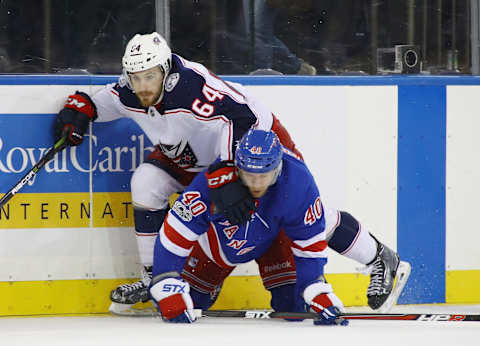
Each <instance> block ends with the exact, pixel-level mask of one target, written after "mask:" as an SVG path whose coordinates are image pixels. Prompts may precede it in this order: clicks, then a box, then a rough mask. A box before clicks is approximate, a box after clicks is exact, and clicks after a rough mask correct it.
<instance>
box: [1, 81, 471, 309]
mask: <svg viewBox="0 0 480 346" xmlns="http://www.w3.org/2000/svg"><path fill="white" fill-rule="evenodd" d="M228 79H229V80H232V81H237V82H241V83H243V84H245V85H247V88H248V89H249V90H250V91H251V92H252V93H253V94H255V95H256V96H257V97H259V98H261V99H262V100H263V101H264V102H265V103H266V104H267V105H268V106H269V107H270V108H271V109H272V111H273V112H274V113H275V114H276V116H277V117H278V118H279V119H280V120H281V122H282V123H283V124H284V125H285V126H286V127H287V129H288V130H289V132H290V134H291V135H292V137H293V138H294V140H295V142H296V143H297V146H298V148H299V149H300V151H301V152H302V153H303V154H304V156H305V159H306V161H307V164H308V165H309V167H310V168H311V170H312V172H313V174H314V176H315V178H316V180H317V183H318V185H319V188H320V192H321V194H322V199H323V201H324V203H325V205H327V206H328V207H332V208H338V209H341V210H346V211H348V212H350V213H351V214H352V215H354V216H356V217H357V218H358V219H359V220H360V221H361V222H362V225H363V227H365V228H366V229H367V230H369V231H371V232H372V233H373V234H374V235H375V236H377V238H379V239H381V240H382V241H383V242H384V243H386V244H388V245H390V246H391V247H393V248H394V249H397V250H398V252H399V253H400V256H401V257H402V258H403V259H405V260H408V261H410V262H411V264H412V274H411V277H410V280H409V282H408V283H407V286H406V288H405V291H404V294H403V295H402V297H401V299H400V302H402V303H432V302H448V303H479V302H480V293H479V292H480V252H479V251H478V249H477V244H478V243H479V241H480V233H479V232H478V231H477V230H476V229H475V221H474V218H473V217H474V216H475V215H476V211H477V210H476V209H477V208H476V205H477V203H476V202H477V198H476V197H477V196H478V195H479V194H480V183H479V178H480V165H479V163H478V161H479V160H478V159H477V151H478V149H477V148H480V139H478V135H477V133H478V129H479V128H480V120H479V118H478V117H477V116H476V112H477V110H478V109H480V100H479V97H478V95H480V87H479V85H480V79H479V78H475V77H417V76H409V77H282V76H272V77H229V78H228ZM114 80H115V77H110V76H106V77H99V76H75V77H73V76H15V77H13V76H2V77H0V97H1V99H2V102H1V104H0V129H1V130H0V189H1V190H0V192H2V193H3V192H6V191H7V190H8V189H10V187H11V186H13V184H14V183H16V182H17V181H18V180H19V179H20V178H21V177H22V176H23V175H24V174H25V173H26V172H27V171H28V169H30V168H31V167H32V164H33V162H36V161H37V160H38V159H39V157H40V156H41V154H42V153H44V152H45V150H46V149H47V148H48V147H49V146H50V145H51V144H52V139H51V132H50V131H51V124H52V121H53V119H54V117H55V113H56V112H57V111H58V110H59V109H60V107H61V105H62V104H63V102H64V101H65V98H66V95H68V94H69V93H70V92H73V91H75V90H82V91H85V92H89V93H92V92H94V91H95V90H97V89H98V88H100V87H101V85H103V84H105V83H107V82H112V81H114ZM150 150H152V144H151V143H150V142H149V141H148V139H147V138H146V137H145V136H144V135H143V133H142V132H141V131H140V129H139V128H138V127H137V126H136V125H135V124H134V123H133V122H130V121H128V120H120V121H115V122H112V123H95V124H94V125H93V126H92V128H91V129H90V130H89V133H88V136H87V137H86V140H85V143H84V144H83V145H82V146H80V147H77V148H68V149H67V150H65V151H64V152H62V153H61V154H60V155H58V156H57V157H56V159H55V160H54V161H52V162H50V163H49V164H47V166H46V167H45V168H44V170H43V171H42V172H40V174H39V175H38V176H37V177H36V178H35V181H34V183H33V184H32V185H31V186H27V187H25V188H24V189H23V190H22V191H21V193H19V194H18V195H17V196H15V197H14V198H13V199H12V200H11V201H10V202H9V204H8V205H7V206H5V207H4V208H3V209H2V210H0V262H1V263H2V266H0V294H4V295H6V296H7V297H9V299H8V304H7V305H6V306H2V307H1V308H0V315H9V314H29V313H67V312H77V313H80V312H100V311H105V309H106V307H107V306H108V299H107V298H106V297H107V296H108V292H109V290H110V289H111V288H112V287H114V286H115V285H116V284H118V283H121V282H124V281H125V279H133V278H134V277H136V275H138V274H137V273H138V266H137V263H138V257H137V254H136V248H135V239H134V235H133V231H132V226H133V220H132V207H131V200H130V194H129V189H130V187H129V180H130V176H131V174H132V172H133V170H134V169H135V168H136V167H137V166H138V165H139V164H140V163H141V162H142V160H143V158H144V156H145V155H146V154H147V153H148V152H149V151H150ZM90 168H91V169H90ZM472 216H473V217H472ZM329 256H330V257H329V264H328V265H327V273H328V279H329V281H331V282H332V284H333V286H334V288H335V290H336V292H337V293H338V295H339V296H340V297H341V298H342V300H343V301H344V303H345V304H346V305H364V304H366V299H365V297H364V295H365V288H366V286H367V285H368V277H366V276H363V275H360V274H357V273H356V268H357V267H359V266H360V265H358V264H356V263H354V262H353V261H350V260H348V259H346V258H344V257H341V256H339V255H338V254H335V253H333V252H332V251H331V252H330V255H329ZM257 274H258V270H257V268H256V265H253V264H247V265H244V266H241V267H239V268H237V269H236V271H235V272H234V276H232V277H231V278H229V279H228V282H227V283H226V285H225V289H224V292H223V293H222V295H221V297H220V299H219V301H218V303H217V308H222V307H226V308H246V307H250V308H252V307H264V306H265V305H266V304H268V295H267V294H266V293H265V292H263V290H262V288H261V281H260V279H259V278H258V276H257ZM238 290H241V291H242V292H243V293H242V294H240V295H239V294H238V293H237V291H238ZM233 292H235V293H233ZM239 296H242V297H244V298H242V299H239V298H238V297H239Z"/></svg>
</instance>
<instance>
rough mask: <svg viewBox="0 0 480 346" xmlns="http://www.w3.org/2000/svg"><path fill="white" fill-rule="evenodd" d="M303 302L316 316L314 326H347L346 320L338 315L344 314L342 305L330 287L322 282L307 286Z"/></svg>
mask: <svg viewBox="0 0 480 346" xmlns="http://www.w3.org/2000/svg"><path fill="white" fill-rule="evenodd" d="M303 298H304V299H305V302H306V303H307V304H308V305H310V309H311V310H313V311H314V312H316V313H317V314H318V319H316V320H314V321H313V324H315V325H342V326H346V325H348V320H346V319H344V318H342V317H341V316H340V314H341V313H342V312H344V310H345V309H344V307H343V303H342V302H341V300H340V299H339V298H338V297H337V296H336V295H335V293H333V289H332V286H331V285H330V284H329V283H327V282H325V281H324V279H323V280H319V281H317V282H315V283H313V284H311V285H309V286H308V287H307V288H306V289H305V291H304V292H303Z"/></svg>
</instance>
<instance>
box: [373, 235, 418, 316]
mask: <svg viewBox="0 0 480 346" xmlns="http://www.w3.org/2000/svg"><path fill="white" fill-rule="evenodd" d="M377 244H378V249H377V256H376V257H375V259H374V260H373V261H372V262H371V263H369V264H368V266H369V267H368V270H369V271H370V284H369V286H368V289H367V299H368V305H369V306H370V307H371V308H372V309H373V310H378V312H380V313H385V312H388V311H389V310H390V309H391V308H392V307H393V305H395V303H396V302H397V300H398V297H399V296H400V293H401V292H402V290H403V287H404V286H405V283H406V282H407V279H408V277H409V275H410V270H411V268H410V264H409V263H408V262H404V261H400V258H399V257H398V254H397V253H395V252H394V251H393V250H391V249H390V248H388V247H387V246H385V245H383V244H382V243H380V242H378V241H377Z"/></svg>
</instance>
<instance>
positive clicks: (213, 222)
mask: <svg viewBox="0 0 480 346" xmlns="http://www.w3.org/2000/svg"><path fill="white" fill-rule="evenodd" d="M284 152H285V154H284V155H283V159H282V160H283V167H282V171H281V174H280V175H279V177H278V179H277V181H276V183H275V184H274V185H272V186H270V187H269V189H268V190H267V192H266V193H265V195H264V196H262V197H261V198H260V199H258V200H257V202H258V208H257V211H256V212H255V213H254V214H253V216H252V218H251V220H250V221H249V222H247V223H246V224H245V225H232V224H230V223H229V222H228V221H227V220H226V219H225V218H224V217H223V216H222V215H221V214H214V213H213V208H212V205H211V201H210V199H209V192H208V190H209V189H208V186H207V179H206V176H205V174H199V175H197V176H196V178H195V179H194V180H193V182H192V184H191V185H190V186H189V187H188V188H187V189H186V190H185V191H184V193H183V194H182V195H181V196H180V197H179V198H178V199H177V201H176V202H175V203H174V205H173V207H172V208H171V210H170V211H169V213H168V215H167V217H166V219H165V222H164V224H163V226H162V228H161V230H160V233H159V238H158V239H157V241H156V244H155V260H154V263H155V265H154V272H153V274H154V276H155V275H158V274H161V273H164V272H170V271H176V272H178V273H181V272H182V269H183V266H184V264H185V259H186V257H187V256H188V255H189V253H190V251H191V249H192V247H193V245H194V242H195V241H198V243H199V245H200V246H201V248H202V250H203V251H204V253H205V254H206V255H207V256H208V257H209V258H210V259H211V260H212V261H214V262H215V263H216V264H218V265H219V266H221V267H230V266H236V265H238V264H240V263H245V262H249V261H251V260H253V259H255V258H258V257H260V256H261V255H262V254H263V253H264V252H265V251H266V250H267V249H268V248H269V247H270V245H271V243H272V242H273V240H274V239H275V237H276V236H277V235H278V233H279V232H280V230H281V229H282V228H283V229H284V230H285V232H286V234H287V236H288V237H289V238H290V239H291V240H292V241H293V242H292V251H293V254H294V257H295V264H296V270H297V285H298V287H303V288H305V287H306V286H307V285H309V284H310V283H312V282H314V281H316V280H317V279H318V278H319V276H321V275H322V274H323V267H324V265H325V263H326V262H327V255H326V251H327V250H326V249H327V241H326V239H325V232H324V229H325V219H324V215H323V207H322V202H321V200H320V195H319V192H318V189H317V186H316V184H315V181H314V179H313V177H312V175H311V173H310V172H309V170H308V168H307V167H306V166H305V164H304V163H303V162H302V161H300V160H298V159H297V158H296V157H295V156H294V154H292V153H291V152H290V151H288V150H287V149H285V148H284Z"/></svg>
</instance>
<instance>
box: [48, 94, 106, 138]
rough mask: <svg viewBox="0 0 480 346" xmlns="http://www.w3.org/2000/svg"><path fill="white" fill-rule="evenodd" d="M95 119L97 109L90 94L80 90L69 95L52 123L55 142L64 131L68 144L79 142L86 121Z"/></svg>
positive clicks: (86, 126)
mask: <svg viewBox="0 0 480 346" xmlns="http://www.w3.org/2000/svg"><path fill="white" fill-rule="evenodd" d="M95 119H97V109H96V107H95V104H94V103H93V101H92V99H91V98H90V96H88V95H87V94H85V93H83V92H81V91H77V92H76V93H75V94H73V95H70V96H69V97H68V99H67V102H66V103H65V106H64V107H63V109H62V110H61V111H60V112H59V113H58V115H57V117H56V118H55V122H54V124H53V131H54V136H55V142H57V141H58V140H59V139H60V138H61V137H62V136H63V135H64V134H65V133H66V134H67V144H68V145H72V146H75V145H79V144H81V143H82V141H83V135H84V134H85V132H86V131H87V128H88V123H89V122H90V121H93V120H95Z"/></svg>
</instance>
